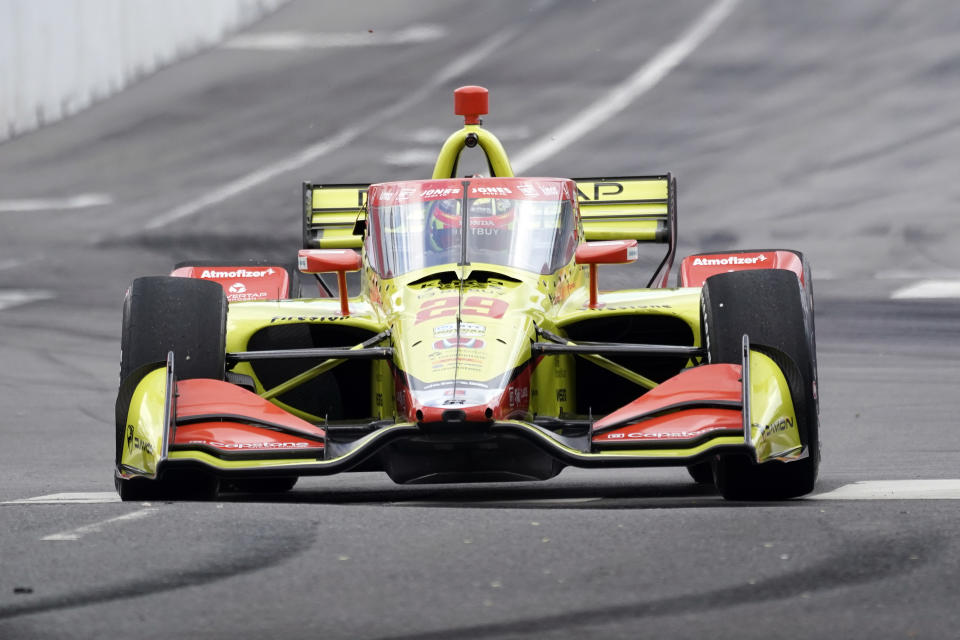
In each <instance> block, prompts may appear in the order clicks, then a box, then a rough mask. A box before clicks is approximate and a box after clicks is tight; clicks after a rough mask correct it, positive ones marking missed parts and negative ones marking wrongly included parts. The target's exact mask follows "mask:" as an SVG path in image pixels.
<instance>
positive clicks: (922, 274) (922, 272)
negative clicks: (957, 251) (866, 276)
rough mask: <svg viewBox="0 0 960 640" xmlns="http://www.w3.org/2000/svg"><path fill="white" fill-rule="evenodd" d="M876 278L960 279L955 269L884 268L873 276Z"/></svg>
mask: <svg viewBox="0 0 960 640" xmlns="http://www.w3.org/2000/svg"><path fill="white" fill-rule="evenodd" d="M873 277H874V278H876V279H878V280H960V271H958V270H956V269H886V270H884V271H878V272H877V273H876V275H874V276H873Z"/></svg>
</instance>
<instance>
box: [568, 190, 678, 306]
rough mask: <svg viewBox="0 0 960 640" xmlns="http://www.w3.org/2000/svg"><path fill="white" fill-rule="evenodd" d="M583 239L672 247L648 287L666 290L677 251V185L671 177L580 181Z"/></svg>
mask: <svg viewBox="0 0 960 640" xmlns="http://www.w3.org/2000/svg"><path fill="white" fill-rule="evenodd" d="M575 180H576V183H577V200H578V201H579V203H580V219H581V220H582V221H583V235H584V238H585V239H586V240H588V241H590V240H629V239H635V240H637V241H638V242H656V243H663V244H666V245H668V248H667V254H666V255H665V256H664V257H663V260H662V261H661V262H660V265H659V266H658V267H657V270H656V271H655V272H654V274H653V277H651V278H650V282H648V283H647V287H665V286H666V283H667V279H668V277H669V275H670V268H671V267H672V266H673V258H674V255H675V253H676V248H677V181H676V179H675V178H673V177H672V176H671V175H670V174H669V173H667V174H664V175H658V176H629V177H622V178H576V179H575Z"/></svg>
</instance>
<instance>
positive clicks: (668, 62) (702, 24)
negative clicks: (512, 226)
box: [511, 0, 740, 174]
mask: <svg viewBox="0 0 960 640" xmlns="http://www.w3.org/2000/svg"><path fill="white" fill-rule="evenodd" d="M739 3H740V0H717V1H716V2H714V3H713V5H711V6H710V8H709V9H707V11H706V12H704V13H703V14H702V15H701V16H700V18H698V19H697V21H696V22H694V23H693V24H692V25H691V26H690V28H689V29H687V31H685V32H684V33H683V34H682V35H681V36H680V38H678V39H677V40H675V41H674V42H672V43H670V44H669V45H668V46H667V47H666V48H664V49H661V50H660V52H659V53H657V55H655V56H654V57H653V58H651V59H650V60H649V61H648V62H647V63H646V64H645V65H643V66H642V67H640V68H639V69H638V70H637V71H636V73H634V74H633V75H632V76H630V77H629V78H627V79H626V81H624V82H623V83H621V84H619V85H617V86H616V87H614V88H613V90H611V91H609V92H608V93H606V94H604V95H602V96H600V97H599V98H598V99H597V101H596V102H594V103H593V104H591V105H590V106H589V107H587V108H586V109H585V110H584V111H581V112H580V113H579V114H578V115H577V116H576V117H574V118H573V119H572V120H569V121H568V122H566V123H565V124H563V125H562V126H560V127H558V128H557V129H554V130H553V131H551V132H550V133H549V134H547V135H546V136H545V137H543V138H542V139H541V140H540V141H539V142H536V143H534V144H533V145H531V146H529V147H527V148H526V149H524V150H523V151H522V152H521V153H520V155H518V156H517V157H515V158H514V159H513V160H512V162H511V164H512V165H513V170H514V172H515V173H517V174H522V173H525V172H526V171H527V169H529V168H530V167H532V166H534V165H535V164H537V163H538V162H541V161H543V160H545V159H547V158H550V157H552V156H554V155H555V154H556V153H557V152H559V151H560V150H561V149H564V148H566V147H568V146H570V145H571V144H573V143H574V142H576V141H577V140H579V139H580V138H582V137H583V136H584V135H586V134H587V133H588V132H590V131H592V130H593V129H596V128H597V127H598V126H600V125H601V124H603V123H604V122H606V121H607V120H609V119H610V118H612V117H613V116H615V115H616V114H618V113H620V112H621V111H623V110H624V109H626V108H627V107H628V106H629V105H630V103H631V102H633V101H634V100H636V99H637V98H639V97H640V96H642V95H643V94H644V93H646V92H647V91H649V90H650V89H652V88H653V87H655V86H656V85H657V84H658V83H659V82H660V81H661V80H663V79H664V78H665V77H666V76H667V74H669V73H670V72H671V71H672V70H673V69H674V68H675V67H676V66H677V65H679V64H680V63H681V62H683V60H684V59H685V58H686V57H687V56H689V55H690V54H691V53H693V51H694V50H696V48H697V47H698V46H700V44H701V43H703V41H704V40H706V39H707V38H708V37H709V36H710V34H712V33H713V32H714V31H716V29H717V27H719V26H720V25H721V24H722V23H723V21H724V20H725V19H726V18H727V16H729V15H730V14H731V13H732V12H733V10H734V9H735V8H736V7H737V5H738V4H739Z"/></svg>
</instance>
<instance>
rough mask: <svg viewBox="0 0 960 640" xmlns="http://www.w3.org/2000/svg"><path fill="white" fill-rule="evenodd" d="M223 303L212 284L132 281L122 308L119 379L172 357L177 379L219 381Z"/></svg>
mask: <svg viewBox="0 0 960 640" xmlns="http://www.w3.org/2000/svg"><path fill="white" fill-rule="evenodd" d="M226 338H227V300H226V297H225V296H224V294H223V288H222V287H221V286H220V285H219V284H218V283H216V282H211V281H207V280H197V279H193V278H173V277H169V276H153V277H147V278H137V279H136V280H134V281H133V284H132V285H131V286H130V289H129V290H128V291H127V296H126V298H125V299H124V303H123V330H122V333H121V336H120V379H121V380H123V379H125V378H126V377H127V376H128V375H130V374H131V373H132V372H133V371H134V370H135V369H136V368H137V367H139V366H142V365H144V364H150V363H154V362H166V360H167V352H169V351H173V353H174V372H175V373H176V376H177V378H178V379H180V380H183V379H186V378H214V379H216V380H223V378H224V371H225V370H224V356H225V350H226Z"/></svg>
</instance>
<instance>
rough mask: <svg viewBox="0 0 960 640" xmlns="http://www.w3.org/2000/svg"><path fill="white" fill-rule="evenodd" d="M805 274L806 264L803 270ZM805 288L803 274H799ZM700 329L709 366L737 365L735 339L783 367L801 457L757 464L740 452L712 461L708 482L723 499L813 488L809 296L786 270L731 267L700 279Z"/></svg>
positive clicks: (815, 457) (815, 450)
mask: <svg viewBox="0 0 960 640" xmlns="http://www.w3.org/2000/svg"><path fill="white" fill-rule="evenodd" d="M805 272H806V273H807V274H809V269H805ZM805 279H806V281H807V284H808V285H809V275H807V277H806V278H805ZM701 327H702V333H703V336H704V341H705V346H706V349H707V358H708V361H709V362H710V363H733V364H740V363H741V362H742V339H743V335H744V334H747V335H748V336H749V340H750V347H751V348H752V349H754V350H758V351H760V352H763V353H765V354H766V355H767V356H769V357H770V358H771V359H773V360H774V362H776V364H777V365H778V366H779V367H780V369H781V370H782V371H783V372H784V375H785V377H786V380H787V384H788V386H789V388H790V395H791V397H792V400H793V405H794V410H795V412H796V417H797V422H798V425H799V430H800V438H801V441H802V443H803V445H804V447H805V448H806V451H807V457H805V458H802V459H800V460H796V461H792V462H779V461H771V462H766V463H764V464H757V463H755V462H754V461H753V460H751V459H749V458H748V457H746V456H743V455H721V456H718V457H717V458H716V459H715V460H714V462H713V475H714V482H715V484H716V486H717V489H718V491H719V492H720V494H721V495H722V496H723V497H724V498H726V499H728V500H784V499H788V498H794V497H797V496H801V495H804V494H807V493H810V492H811V491H813V488H814V484H815V483H816V479H817V471H818V467H819V463H820V425H819V416H818V406H817V399H816V393H817V392H816V380H817V371H816V359H815V354H814V353H813V350H814V349H815V345H816V341H815V339H814V336H813V310H812V304H811V299H810V297H809V294H808V293H807V291H805V290H804V289H803V288H802V287H801V285H800V281H799V279H798V278H797V276H796V274H794V273H793V272H792V271H785V270H780V269H764V270H759V269H758V270H751V271H733V272H728V273H722V274H718V275H715V276H711V277H710V278H707V280H706V282H705V283H704V286H703V292H702V297H701Z"/></svg>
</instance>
